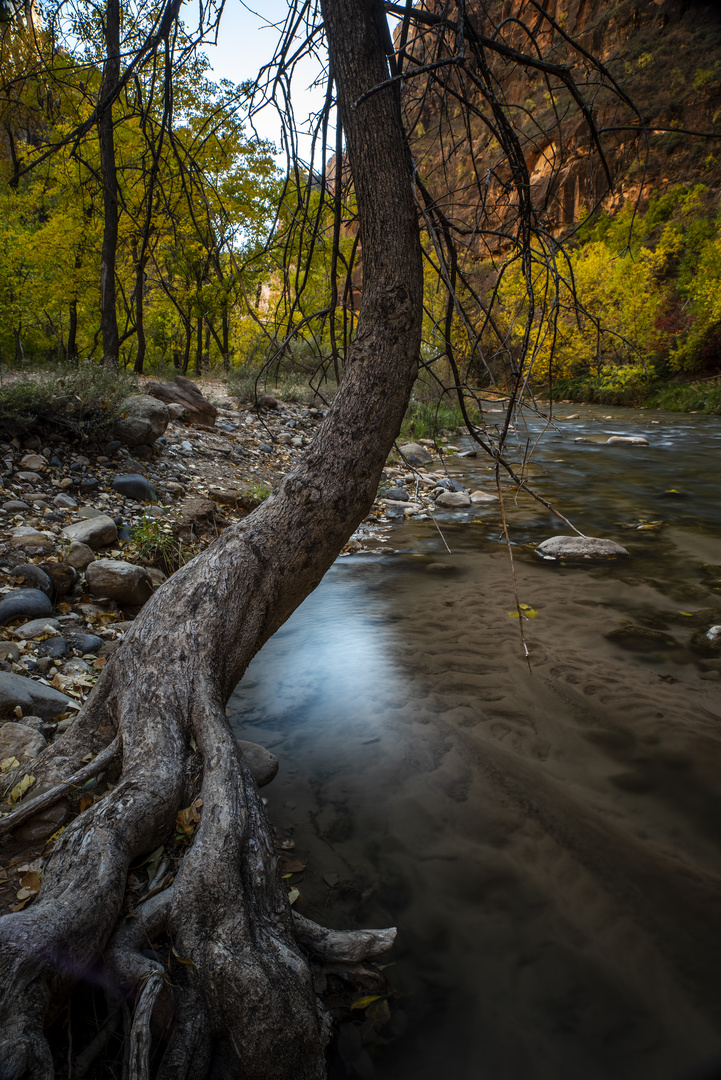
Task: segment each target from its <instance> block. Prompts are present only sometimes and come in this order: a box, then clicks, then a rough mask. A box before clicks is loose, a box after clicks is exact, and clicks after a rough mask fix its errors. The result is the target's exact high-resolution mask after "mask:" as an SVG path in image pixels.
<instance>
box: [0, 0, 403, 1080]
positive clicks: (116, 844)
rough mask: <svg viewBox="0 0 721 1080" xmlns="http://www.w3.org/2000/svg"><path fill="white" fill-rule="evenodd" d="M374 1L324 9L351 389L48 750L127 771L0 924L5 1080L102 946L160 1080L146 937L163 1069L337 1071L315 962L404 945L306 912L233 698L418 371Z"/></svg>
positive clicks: (138, 1047) (31, 1063) (344, 526)
mask: <svg viewBox="0 0 721 1080" xmlns="http://www.w3.org/2000/svg"><path fill="white" fill-rule="evenodd" d="M365 8H366V5H361V4H358V3H357V2H356V0H324V3H323V14H324V18H325V21H326V27H327V33H328V39H329V46H330V52H331V60H332V68H333V70H334V72H335V73H336V79H337V83H338V87H339V96H340V102H341V108H342V111H343V116H344V127H345V130H346V133H347V146H348V153H349V157H350V161H351V166H352V170H353V176H354V181H355V188H356V192H357V196H358V204H359V212H360V221H361V234H362V242H363V256H364V289H363V301H362V306H361V313H360V320H359V324H358V331H357V334H356V337H355V340H354V342H353V345H352V347H351V349H350V350H349V355H348V361H347V364H346V370H345V375H344V379H343V382H342V385H341V387H340V389H339V391H338V394H337V396H336V398H335V401H334V403H333V405H332V407H331V409H330V410H329V412H328V414H327V416H326V418H325V420H324V421H323V423H322V425H321V427H320V429H319V431H318V433H317V436H316V438H315V439H314V441H313V444H312V445H311V447H310V448H309V451H308V453H307V455H306V457H305V458H304V459H303V460H302V461H301V462H300V463H299V464H298V466H297V467H296V468H295V469H294V470H293V471H292V472H291V473H289V474H288V475H287V476H286V477H285V478H284V479H283V481H282V482H281V484H280V485H279V487H278V488H277V489H276V490H275V491H274V492H273V494H272V495H271V496H270V498H269V499H268V500H267V501H266V502H265V503H264V504H263V505H262V506H261V507H259V508H258V509H257V510H256V511H255V512H254V513H253V514H252V515H251V516H250V517H248V518H246V519H245V520H244V521H242V522H240V523H238V524H236V525H234V526H233V527H231V528H229V529H227V530H226V531H225V532H224V533H223V534H222V535H221V536H220V537H219V539H218V540H217V541H216V542H215V543H214V544H213V545H212V546H211V547H210V548H209V549H208V550H207V551H205V552H204V553H202V554H201V555H199V556H198V557H197V558H195V559H194V560H193V562H191V563H189V564H188V565H187V566H185V567H183V569H182V570H180V571H178V573H176V574H175V575H174V576H173V577H172V578H171V579H170V580H169V581H168V582H167V583H166V584H165V585H164V586H163V587H162V589H161V590H160V591H159V592H158V593H157V594H156V596H155V597H153V599H152V600H151V601H150V602H149V603H148V604H147V606H146V607H145V608H144V610H143V612H142V613H141V615H140V616H139V617H138V618H137V619H136V621H135V623H134V624H133V627H132V629H131V631H130V632H129V633H128V635H127V638H126V640H125V642H124V644H123V646H122V648H121V649H119V650H118V652H117V653H116V654H114V656H113V657H112V658H111V660H110V661H109V663H108V664H107V666H106V668H105V669H104V671H103V674H102V676H101V678H100V679H99V681H98V684H97V686H96V688H95V690H94V692H93V694H92V695H91V697H90V699H89V701H88V702H87V704H86V706H85V708H84V710H83V712H82V713H81V714H80V717H79V718H78V720H77V721H76V723H75V725H74V727H73V729H72V730H71V731H70V732H69V733H68V734H67V736H66V737H65V738H64V739H62V740H60V741H59V742H58V743H57V744H55V745H53V746H52V747H51V748H49V749H48V750H47V751H46V752H45V754H44V755H43V757H42V758H41V759H39V760H38V762H37V768H35V770H34V771H35V773H36V775H37V777H38V779H39V780H45V779H49V778H50V779H52V778H55V779H57V780H62V779H63V778H67V777H69V776H70V775H71V774H72V773H74V772H75V771H76V770H77V769H78V768H79V767H81V762H82V759H83V757H84V756H85V755H86V754H87V752H88V750H94V751H100V750H101V749H102V748H103V747H105V746H107V745H108V744H109V743H110V742H111V741H112V740H113V739H114V738H116V737H117V744H116V745H117V747H118V755H119V757H120V758H121V763H122V772H121V775H120V779H119V781H118V783H117V786H116V787H115V788H114V790H113V791H112V792H111V793H110V794H108V795H107V796H106V797H105V798H103V799H102V800H101V801H100V802H98V803H96V804H95V805H94V806H92V807H91V808H89V809H87V810H86V811H85V812H84V813H83V814H82V815H81V817H80V818H79V819H77V820H76V821H75V822H74V823H73V824H71V825H70V826H69V827H68V828H67V829H66V830H65V832H64V833H63V834H62V836H61V837H60V839H59V841H58V842H57V844H56V846H55V849H54V851H53V854H52V856H51V858H50V859H49V861H48V864H47V867H46V871H45V879H44V884H43V887H42V890H41V892H40V894H39V896H38V898H37V900H36V901H35V902H34V903H33V904H32V906H31V907H29V908H26V909H25V910H23V911H21V912H17V913H15V914H13V915H8V916H6V917H5V918H3V919H2V920H0V955H2V958H3V965H2V968H0V997H1V1002H2V1003H1V1005H0V1078H2V1080H21V1078H22V1080H29V1078H32V1080H40V1078H43V1080H46V1078H50V1077H52V1076H53V1067H52V1061H51V1057H50V1052H49V1049H48V1045H47V1043H46V1041H45V1038H44V1036H43V1024H44V1020H45V1017H46V1014H47V1013H48V1010H49V1007H50V1006H51V1003H52V1002H53V1001H54V1000H57V997H58V995H59V994H60V993H61V992H62V991H63V990H65V989H66V988H67V987H68V986H69V985H71V984H72V983H73V982H74V981H75V980H77V978H78V977H80V976H81V975H82V974H83V973H84V972H85V971H86V970H87V969H88V967H89V966H90V965H91V964H93V963H94V962H96V961H97V960H98V958H100V957H104V959H105V961H106V964H107V965H108V968H109V969H110V970H111V971H114V972H115V974H116V977H117V979H118V980H119V981H121V982H122V983H123V984H124V985H125V986H127V987H129V988H131V989H135V990H136V991H137V996H136V1006H135V1019H134V1024H133V1033H132V1038H131V1046H130V1059H131V1060H130V1066H129V1072H128V1075H129V1076H133V1077H141V1076H146V1075H149V1074H148V1072H147V1055H148V1041H149V1036H148V1025H149V1017H150V1014H151V1012H152V1008H153V1004H154V1002H155V1000H156V997H157V996H158V995H160V994H164V993H167V992H168V988H167V986H166V982H165V979H164V976H163V971H162V968H160V965H158V964H157V962H156V961H153V960H150V959H148V958H147V957H146V956H145V955H144V954H143V952H141V949H142V948H146V946H147V943H148V941H150V940H152V939H153V938H154V937H157V935H159V934H161V933H167V934H169V935H170V936H171V937H172V941H173V944H174V949H175V951H176V953H177V954H178V955H180V956H182V957H183V958H185V959H187V960H190V961H192V964H191V965H186V966H184V968H183V972H184V973H185V975H186V978H185V983H184V987H183V988H182V989H181V990H179V991H177V992H176V994H175V997H176V1002H175V1021H174V1024H175V1026H174V1030H173V1034H172V1036H171V1038H170V1040H169V1043H168V1045H167V1049H166V1052H165V1054H164V1057H163V1061H162V1064H161V1065H160V1067H159V1072H158V1076H159V1077H162V1078H163V1080H171V1078H173V1080H174V1078H180V1077H189V1076H192V1077H193V1080H199V1078H201V1077H203V1076H204V1075H205V1074H206V1072H207V1070H208V1068H209V1064H210V1062H211V1057H212V1055H213V1053H215V1055H216V1058H217V1056H218V1054H221V1055H224V1058H223V1060H224V1061H225V1063H226V1064H225V1069H226V1071H225V1072H223V1075H224V1076H237V1077H243V1078H244V1080H263V1078H268V1080H270V1078H271V1077H272V1078H273V1080H284V1078H288V1080H290V1078H291V1077H292V1078H293V1080H304V1078H308V1080H315V1078H320V1077H322V1076H324V1075H325V1066H324V1049H323V1048H324V1043H325V1040H326V1027H325V1023H324V1019H323V1016H322V1010H320V1009H319V1006H318V1003H317V1000H316V997H315V994H314V991H313V987H312V982H311V978H310V969H309V965H308V960H307V958H306V957H307V954H308V953H309V952H310V953H315V954H316V955H318V956H321V957H326V958H332V959H334V960H336V961H343V962H345V963H347V964H350V965H355V964H357V963H359V962H360V961H362V959H363V958H368V957H372V956H374V955H378V954H379V953H381V952H382V951H384V950H385V949H387V948H388V947H389V945H390V944H391V942H392V939H393V932H392V931H363V932H356V933H354V934H332V933H329V932H326V931H323V930H322V929H321V928H320V927H316V926H315V925H314V924H312V923H308V922H307V921H306V920H303V919H300V918H299V917H297V916H295V917H294V916H293V915H292V914H291V911H290V908H289V906H288V901H287V897H286V895H285V889H284V888H283V886H282V885H281V883H280V881H279V880H278V876H277V873H276V866H275V856H274V853H273V844H272V840H271V835H270V830H269V826H268V823H267V820H266V817H265V812H264V810H263V806H262V803H261V800H260V798H259V796H258V793H257V790H256V787H255V783H254V781H253V780H252V777H251V776H250V773H249V772H248V769H247V767H246V765H245V762H244V759H243V756H242V753H241V752H240V750H239V748H238V746H237V744H236V741H235V739H234V737H233V735H232V732H231V730H230V728H229V726H228V723H227V720H226V717H225V711H224V706H225V703H226V701H227V699H228V697H229V695H230V693H231V692H232V690H233V688H234V687H235V685H236V684H237V682H238V681H239V679H240V677H241V676H242V674H243V672H244V671H245V669H246V667H247V665H248V664H249V662H250V660H251V659H252V657H253V656H254V655H255V653H256V652H257V651H258V649H259V648H260V647H261V646H262V645H263V643H264V642H265V641H267V640H268V638H269V637H270V636H271V635H272V634H273V633H274V632H275V631H276V630H277V629H278V627H279V626H281V624H282V623H283V622H284V621H285V620H286V619H287V618H288V616H289V615H290V614H291V613H292V611H293V610H294V609H295V608H296V607H297V606H298V604H299V603H300V602H301V601H302V600H303V599H304V597H305V596H307V595H308V593H309V592H311V591H312V590H313V589H314V588H315V587H316V586H317V585H318V583H319V582H320V580H321V578H322V577H323V575H324V574H325V572H326V570H327V569H328V568H329V567H330V565H331V564H332V562H333V560H334V559H335V557H336V555H337V554H338V552H339V551H340V550H341V548H342V546H343V544H344V543H345V542H346V541H347V539H348V537H349V536H350V535H351V533H352V532H353V530H354V529H355V528H356V527H357V525H358V524H359V522H360V521H361V520H362V519H363V517H364V516H365V515H366V513H367V512H368V510H369V509H370V507H371V505H372V502H373V498H374V496H375V493H376V489H377V484H378V481H379V477H380V472H381V470H382V467H383V464H384V462H385V460H386V457H387V454H388V452H389V450H390V448H391V446H392V443H393V440H394V438H395V437H396V435H397V433H398V431H399V428H400V424H401V421H402V418H403V414H404V411H405V409H406V406H407V403H408V398H409V395H410V391H411V387H412V385H413V381H414V379H415V377H416V373H417V363H418V351H419V342H420V319H421V310H422V274H421V258H420V241H419V236H418V227H417V220H416V212H415V209H414V202H413V193H412V187H411V177H410V170H409V158H408V153H407V147H406V142H405V138H404V135H403V130H402V126H401V122H400V116H399V112H398V108H397V104H396V102H395V101H394V98H393V95H392V94H391V93H390V92H389V91H383V92H382V93H379V94H376V95H375V96H373V97H372V98H370V99H369V100H368V101H367V102H366V103H365V104H364V105H363V106H362V107H361V108H360V109H359V110H357V111H356V110H354V109H353V108H352V107H351V106H352V102H353V101H354V100H356V99H357V98H358V97H359V96H360V94H361V93H363V91H365V90H367V89H369V88H370V87H372V86H374V85H376V84H377V83H379V82H382V81H383V80H384V78H386V76H387V70H386V67H385V58H384V53H383V48H382V45H381V43H380V42H379V41H378V38H377V34H376V30H375V26H374V24H372V23H371V24H369V25H366V22H365V20H364V10H365ZM196 747H197V749H195V748H196ZM198 778H199V779H198ZM195 780H197V786H196V787H195V788H194V787H193V783H194V781H195ZM198 794H199V795H200V796H201V798H202V811H201V817H200V823H199V825H198V827H197V829H196V833H195V837H194V840H193V843H192V845H191V846H190V848H189V849H188V852H187V854H186V855H185V858H184V860H183V862H182V864H181V867H180V870H179V872H178V874H177V876H176V878H175V881H174V882H173V884H172V886H171V887H170V888H169V889H167V890H166V891H165V892H162V893H160V894H159V895H157V896H155V897H153V898H152V899H151V900H149V901H147V902H146V904H145V905H143V907H142V908H141V909H140V910H139V911H136V912H135V913H134V917H133V918H132V919H129V920H127V921H125V922H121V923H120V926H119V927H118V920H119V917H120V915H121V912H122V907H123V900H124V894H125V887H126V879H127V873H128V866H129V863H130V861H131V860H132V859H133V858H135V857H136V856H138V855H139V854H142V853H144V852H149V851H151V850H153V849H154V848H155V847H157V846H158V845H159V844H161V843H163V842H164V841H165V840H167V839H168V837H169V836H170V835H171V832H172V829H173V823H174V820H175V816H176V814H177V812H178V810H179V809H180V808H181V807H183V806H187V805H188V803H189V802H190V801H191V800H192V799H193V798H194V797H195V796H196V795H198ZM11 821H12V819H11V818H8V819H5V821H4V822H3V825H7V824H9V823H11ZM113 935H114V936H113ZM213 1047H214V1048H215V1049H213Z"/></svg>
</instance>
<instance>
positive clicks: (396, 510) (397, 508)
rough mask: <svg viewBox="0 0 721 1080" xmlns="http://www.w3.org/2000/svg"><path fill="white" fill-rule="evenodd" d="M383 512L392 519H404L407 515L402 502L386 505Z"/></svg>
mask: <svg viewBox="0 0 721 1080" xmlns="http://www.w3.org/2000/svg"><path fill="white" fill-rule="evenodd" d="M383 513H384V514H385V515H386V517H387V518H390V520H391V521H403V519H404V518H405V516H406V515H405V513H404V511H403V504H402V503H391V504H390V505H389V506H384V507H383Z"/></svg>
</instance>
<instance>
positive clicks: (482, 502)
mask: <svg viewBox="0 0 721 1080" xmlns="http://www.w3.org/2000/svg"><path fill="white" fill-rule="evenodd" d="M471 502H472V503H473V505H474V506H490V505H491V503H497V502H499V498H498V496H497V495H489V494H488V492H487V491H472V492H471Z"/></svg>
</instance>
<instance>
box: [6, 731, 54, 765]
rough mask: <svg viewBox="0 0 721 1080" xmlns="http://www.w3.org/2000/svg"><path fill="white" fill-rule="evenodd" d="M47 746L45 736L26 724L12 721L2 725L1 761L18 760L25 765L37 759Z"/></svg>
mask: <svg viewBox="0 0 721 1080" xmlns="http://www.w3.org/2000/svg"><path fill="white" fill-rule="evenodd" d="M47 745H48V744H47V743H46V741H45V738H44V736H43V735H41V734H40V732H39V731H35V729H34V728H31V727H28V726H27V725H26V724H16V723H15V722H14V721H10V722H9V723H7V724H2V725H0V761H5V760H6V759H7V758H17V759H18V761H19V762H20V764H21V765H24V764H25V763H26V762H28V761H32V759H33V758H36V757H37V756H38V754H39V753H40V751H41V750H44V749H45V747H46V746H47Z"/></svg>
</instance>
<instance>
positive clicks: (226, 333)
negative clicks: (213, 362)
mask: <svg viewBox="0 0 721 1080" xmlns="http://www.w3.org/2000/svg"><path fill="white" fill-rule="evenodd" d="M221 334H222V338H223V347H222V349H221V353H222V356H223V371H224V372H225V374H226V375H230V319H229V318H228V301H227V300H224V301H223V308H222V312H221Z"/></svg>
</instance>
